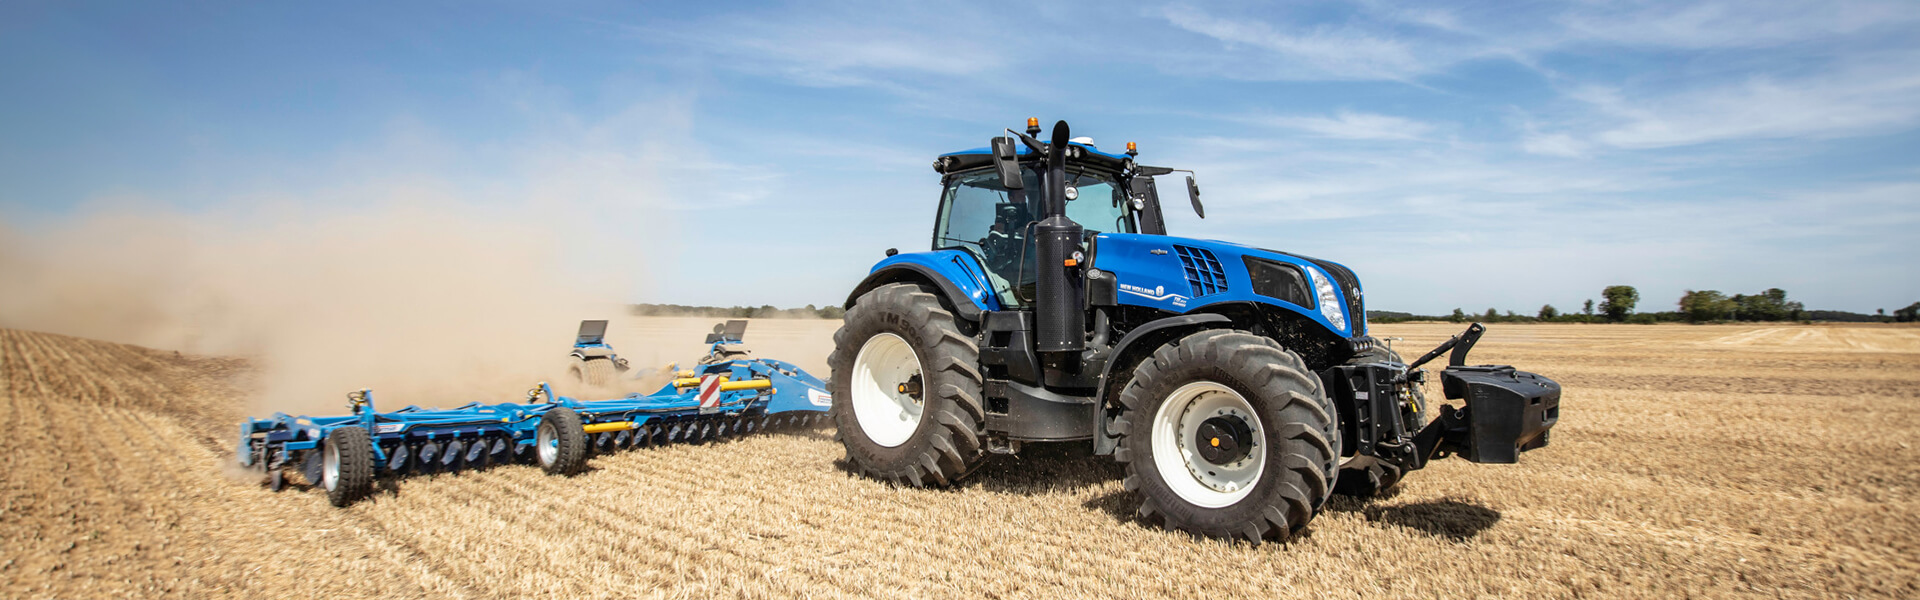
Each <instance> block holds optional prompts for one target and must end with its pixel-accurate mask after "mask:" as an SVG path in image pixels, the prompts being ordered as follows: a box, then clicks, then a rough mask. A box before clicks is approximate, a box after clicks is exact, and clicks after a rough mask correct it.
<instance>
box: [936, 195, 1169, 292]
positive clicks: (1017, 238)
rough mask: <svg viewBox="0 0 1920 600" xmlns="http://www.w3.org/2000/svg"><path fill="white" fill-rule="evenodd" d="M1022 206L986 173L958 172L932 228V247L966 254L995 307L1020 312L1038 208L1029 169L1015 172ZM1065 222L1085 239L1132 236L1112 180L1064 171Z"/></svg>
mask: <svg viewBox="0 0 1920 600" xmlns="http://www.w3.org/2000/svg"><path fill="white" fill-rule="evenodd" d="M1021 174H1022V175H1023V179H1024V180H1025V183H1026V185H1025V190H1026V194H1025V195H1026V197H1027V198H1026V200H1027V201H1026V202H1014V201H1012V200H1011V199H1010V198H1009V195H1008V194H1007V189H1006V188H1005V187H1002V186H1001V185H1000V176H999V174H998V173H996V172H995V171H993V170H992V169H987V170H982V171H974V172H969V173H961V174H957V175H954V176H952V177H950V178H948V180H947V188H946V192H945V193H944V194H943V195H942V196H941V198H940V217H939V220H938V222H937V223H935V225H934V230H933V248H934V249H935V250H944V249H949V248H956V249H960V250H965V251H967V252H969V253H972V254H973V255H974V257H975V258H978V259H980V263H981V264H982V265H983V266H985V267H986V269H987V279H988V281H989V283H990V284H991V285H992V286H993V291H994V294H995V295H997V296H999V297H1000V303H1001V304H1003V305H1007V306H1009V307H1015V308H1017V307H1022V306H1026V305H1028V304H1029V303H1031V301H1032V299H1033V284H1034V275H1035V273H1034V268H1033V261H1034V260H1035V253H1034V249H1033V225H1034V223H1036V222H1037V221H1038V217H1039V215H1040V214H1041V212H1042V211H1041V207H1042V206H1043V204H1042V203H1043V202H1044V201H1045V200H1044V199H1043V196H1044V195H1045V191H1044V188H1043V187H1041V185H1040V178H1039V176H1038V175H1036V174H1035V173H1034V171H1033V169H1025V168H1023V169H1021ZM1067 185H1068V186H1069V187H1070V188H1072V190H1073V191H1072V192H1070V193H1069V194H1068V196H1069V197H1071V198H1072V199H1071V200H1068V201H1067V218H1069V219H1073V222H1075V223H1079V224H1080V227H1082V228H1083V229H1085V230H1086V239H1093V236H1095V235H1098V234H1101V233H1116V232H1118V233H1133V232H1134V224H1133V219H1132V218H1131V217H1130V216H1129V215H1128V211H1127V210H1126V202H1127V196H1126V193H1125V192H1124V191H1123V190H1122V188H1121V186H1120V185H1119V183H1118V182H1116V181H1115V180H1114V177H1113V176H1112V175H1109V174H1107V173H1103V172H1098V171H1080V170H1075V169H1072V168H1069V169H1067Z"/></svg>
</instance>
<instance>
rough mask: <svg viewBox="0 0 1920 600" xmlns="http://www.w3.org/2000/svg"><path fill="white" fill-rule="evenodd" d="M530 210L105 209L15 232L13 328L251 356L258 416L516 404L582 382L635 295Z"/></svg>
mask: <svg viewBox="0 0 1920 600" xmlns="http://www.w3.org/2000/svg"><path fill="white" fill-rule="evenodd" d="M531 212H533V211H530V210H526V209H512V208H493V209H475V208H473V207H471V206H462V205H457V204H455V203H452V202H449V201H421V202H398V203H387V204H384V205H380V206H375V207H367V208H357V209H339V208H331V209H324V210H319V209H312V208H285V207H283V208H278V209H258V210H250V211H240V212H239V214H233V213H216V214H208V213H202V214H190V213H185V212H181V211H179V210H172V209H165V208H156V207H152V206H134V207H128V206H116V207H112V208H95V209H89V210H86V211H83V212H82V213H80V214H77V215H75V216H72V217H69V218H66V219H64V220H60V221H55V222H52V223H48V224H42V225H39V226H36V227H33V228H31V229H30V230H29V229H27V228H23V227H21V226H18V225H8V224H4V223H0V327H8V328H18V329H28V330H36V331H46V332H52V333H61V334H68V335H75V336H81V337H88V338H94V339H102V340H109V341H117V342H125V343H133V344H139V345H143V346H149V347H153V348H161V349H174V350H181V351H185V352H190V353H204V354H228V355H238V356H245V357H248V358H250V359H251V360H252V361H253V363H254V364H255V365H256V366H257V367H258V368H257V369H256V370H255V372H254V374H253V375H252V377H254V380H253V381H251V382H249V385H251V386H252V387H254V388H255V389H257V394H255V400H254V402H253V405H252V406H249V407H248V408H249V410H250V411H251V412H254V413H266V412H272V411H285V412H289V413H293V414H301V413H308V414H331V413H341V412H344V408H345V407H344V402H345V394H346V393H348V392H349V391H352V390H358V389H361V388H371V389H373V390H374V395H375V399H376V402H377V404H378V406H379V407H381V409H383V410H391V409H395V408H400V407H402V406H405V405H408V404H419V405H423V406H453V405H458V404H464V403H466V402H470V401H476V400H477V401H483V402H487V403H497V402H508V401H516V400H519V399H520V398H522V397H523V394H524V392H525V391H526V390H527V389H528V388H530V387H532V385H533V384H534V383H536V382H538V381H542V380H556V381H557V380H559V379H561V378H562V377H565V376H566V367H567V362H566V352H567V348H568V345H569V344H570V342H571V340H572V334H573V332H574V328H575V326H576V325H577V323H578V321H579V320H580V319H583V318H618V317H619V316H621V315H622V314H623V311H622V310H621V305H620V303H619V302H618V301H617V298H619V297H620V296H621V292H624V291H629V288H627V287H626V286H627V285H628V284H629V282H628V281H626V280H624V279H620V278H615V277H608V276H607V274H605V273H600V274H589V273H577V272H574V270H570V269H569V268H568V265H569V262H570V261H568V256H567V255H568V253H570V252H577V251H579V249H580V248H581V244H580V243H579V241H578V240H576V239H569V238H566V237H564V231H565V230H564V229H562V228H560V227H546V226H542V225H541V224H540V221H541V219H539V218H537V217H538V215H534V214H529V213H531Z"/></svg>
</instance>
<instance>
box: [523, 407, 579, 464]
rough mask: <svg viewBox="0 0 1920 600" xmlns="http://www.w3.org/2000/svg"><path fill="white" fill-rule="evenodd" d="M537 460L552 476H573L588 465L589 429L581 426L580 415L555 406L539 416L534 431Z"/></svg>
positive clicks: (571, 410)
mask: <svg viewBox="0 0 1920 600" xmlns="http://www.w3.org/2000/svg"><path fill="white" fill-rule="evenodd" d="M533 441H534V445H533V450H534V460H536V461H539V463H540V468H542V469H545V470H546V471H547V473H549V474H553V475H573V474H575V473H579V472H580V469H582V468H584V467H586V466H587V432H586V430H585V429H583V428H582V426H581V425H580V414H579V413H576V412H573V409H571V408H566V407H556V408H553V409H551V410H548V411H547V414H546V415H544V416H542V417H540V427H539V428H538V429H535V430H534V440H533Z"/></svg>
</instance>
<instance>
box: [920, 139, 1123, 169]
mask: <svg viewBox="0 0 1920 600" xmlns="http://www.w3.org/2000/svg"><path fill="white" fill-rule="evenodd" d="M1014 147H1015V148H1016V149H1017V151H1018V152H1019V154H1018V156H1020V157H1022V158H1038V157H1036V156H1034V154H1035V153H1034V151H1033V148H1030V147H1027V145H1026V144H1024V143H1021V144H1015V145H1014ZM1067 147H1068V148H1070V149H1071V150H1069V151H1068V155H1067V162H1068V163H1081V164H1092V165H1094V166H1096V167H1100V168H1104V169H1111V170H1114V171H1122V170H1125V169H1126V168H1127V167H1128V166H1129V165H1131V164H1132V163H1133V158H1132V157H1130V156H1127V155H1125V154H1113V153H1110V152H1102V151H1101V150H1100V149H1099V148H1095V147H1093V146H1091V145H1088V144H1082V143H1079V142H1068V143H1067ZM991 164H993V150H992V149H990V148H971V149H967V150H961V151H958V152H948V153H946V154H942V155H940V158H938V159H935V160H934V161H933V170H934V171H936V172H939V173H941V174H946V173H955V172H959V171H966V170H970V169H974V168H977V167H984V166H987V165H991Z"/></svg>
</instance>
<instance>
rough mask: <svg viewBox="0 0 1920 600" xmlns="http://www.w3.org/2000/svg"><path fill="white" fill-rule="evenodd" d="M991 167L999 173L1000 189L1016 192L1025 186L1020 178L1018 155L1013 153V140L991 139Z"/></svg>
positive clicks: (1004, 138) (1008, 138)
mask: <svg viewBox="0 0 1920 600" xmlns="http://www.w3.org/2000/svg"><path fill="white" fill-rule="evenodd" d="M993 167H994V169H995V170H998V171H999V172H1000V187H1003V188H1007V189H1009V190H1017V189H1020V187H1021V186H1023V185H1026V184H1025V182H1023V181H1022V180H1021V177H1020V155H1019V153H1018V152H1015V151H1014V148H1013V138H1010V137H997V138H993Z"/></svg>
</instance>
